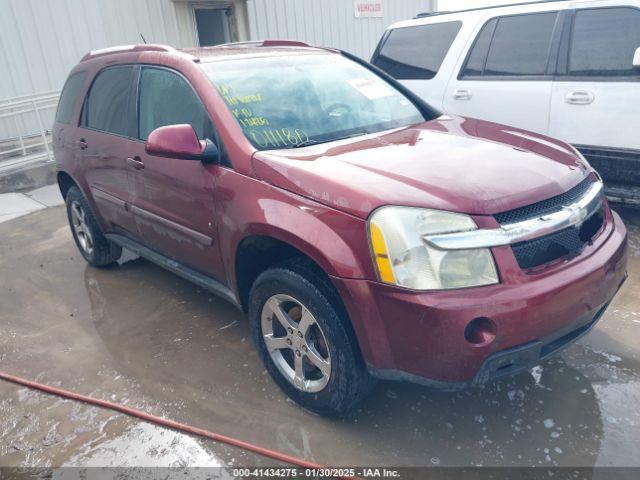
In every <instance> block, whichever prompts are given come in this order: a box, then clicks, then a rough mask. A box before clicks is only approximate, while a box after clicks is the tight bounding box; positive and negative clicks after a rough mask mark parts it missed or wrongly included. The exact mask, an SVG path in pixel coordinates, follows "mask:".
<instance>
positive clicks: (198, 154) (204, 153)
mask: <svg viewBox="0 0 640 480" xmlns="http://www.w3.org/2000/svg"><path fill="white" fill-rule="evenodd" d="M145 150H146V152H147V153H148V154H149V155H156V156H159V157H171V158H182V159H185V160H200V161H201V162H203V163H212V162H215V161H217V160H218V156H219V152H218V147H216V144H215V143H213V142H212V141H211V140H199V139H198V135H197V134H196V131H195V130H194V129H193V127H192V126H191V125H189V124H186V123H184V124H179V125H166V126H164V127H159V128H156V129H155V130H154V131H152V132H151V133H150V134H149V137H148V138H147V142H146V143H145Z"/></svg>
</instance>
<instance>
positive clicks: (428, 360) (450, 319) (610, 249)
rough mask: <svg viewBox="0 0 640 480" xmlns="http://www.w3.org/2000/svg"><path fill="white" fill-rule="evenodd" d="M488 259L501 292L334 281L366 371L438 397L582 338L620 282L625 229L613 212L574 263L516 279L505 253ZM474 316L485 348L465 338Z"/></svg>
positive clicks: (522, 367)
mask: <svg viewBox="0 0 640 480" xmlns="http://www.w3.org/2000/svg"><path fill="white" fill-rule="evenodd" d="M493 253H494V257H495V259H496V263H497V266H498V269H499V270H500V272H501V277H502V278H501V283H500V284H499V285H490V286H486V287H478V288H470V289H460V290H451V291H440V292H417V291H411V290H407V289H401V288H397V287H393V286H389V285H383V284H380V283H377V282H370V281H367V280H358V279H340V278H334V279H333V280H334V284H335V285H336V287H337V288H338V291H339V292H340V294H341V296H342V298H343V300H344V302H345V306H346V307H347V310H348V312H349V315H350V317H351V319H352V322H353V325H354V329H355V332H356V336H357V337H358V341H359V344H360V347H361V350H362V353H363V356H364V359H365V362H366V363H367V366H368V368H369V370H370V371H371V372H372V373H373V374H374V375H375V376H377V377H380V378H384V379H393V380H409V381H413V382H418V383H423V384H427V385H431V386H434V387H438V388H445V389H456V388H459V387H464V386H467V385H472V384H481V383H485V382H486V381H488V380H490V379H492V378H495V377H498V376H502V375H508V374H513V373H517V372H519V371H522V370H525V369H527V368H530V367H532V366H534V365H536V364H537V363H539V362H540V361H542V360H544V359H545V358H547V357H548V356H549V355H551V354H553V353H554V352H556V351H558V350H560V349H561V348H563V347H565V346H567V345H569V344H570V343H571V342H573V341H575V340H576V339H577V338H579V337H580V336H581V335H583V334H585V333H586V332H587V331H589V330H590V329H591V328H592V327H593V326H594V325H595V323H596V322H597V320H598V319H599V318H600V316H601V315H602V314H603V313H604V310H605V309H606V306H607V305H608V304H609V302H610V301H611V300H612V298H613V297H614V295H615V294H616V292H617V291H618V289H619V288H620V286H621V284H622V283H623V281H624V279H625V278H626V254H627V253H626V229H625V227H624V224H623V223H622V220H621V219H620V217H619V216H618V215H617V214H615V213H613V212H611V214H610V215H608V218H607V219H606V220H605V227H604V230H603V231H602V233H600V235H599V236H598V238H597V239H596V240H595V241H594V243H593V244H592V245H588V246H587V247H586V248H585V250H584V251H583V252H582V253H581V254H580V255H579V256H578V257H576V258H574V259H571V260H569V261H566V262H564V263H562V264H559V265H555V266H552V267H550V268H548V269H545V270H543V271H540V272H537V273H529V274H527V273H525V272H523V271H522V270H521V269H520V268H519V267H518V265H517V262H516V260H515V257H514V256H513V252H512V250H511V248H510V247H498V248H495V249H493ZM477 317H487V318H490V319H491V320H492V321H493V322H494V323H495V325H496V326H497V336H496V338H495V340H494V341H493V342H491V343H489V344H488V345H482V346H477V345H473V344H471V343H469V342H467V340H466V339H465V337H464V329H465V327H466V326H467V324H468V323H469V322H470V321H471V320H472V319H474V318H477Z"/></svg>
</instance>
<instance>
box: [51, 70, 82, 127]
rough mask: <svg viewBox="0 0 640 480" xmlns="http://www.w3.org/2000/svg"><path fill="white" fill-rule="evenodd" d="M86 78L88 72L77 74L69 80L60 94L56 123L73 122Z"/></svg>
mask: <svg viewBox="0 0 640 480" xmlns="http://www.w3.org/2000/svg"><path fill="white" fill-rule="evenodd" d="M86 77H87V72H77V73H74V74H73V75H71V76H70V77H69V78H68V79H67V81H66V82H65V84H64V88H63V89H62V93H61V94H60V100H59V102H58V109H57V110H56V122H59V123H69V122H70V121H71V115H73V109H74V108H75V106H76V103H77V100H78V97H79V96H80V90H81V89H82V86H83V85H84V80H85V78H86Z"/></svg>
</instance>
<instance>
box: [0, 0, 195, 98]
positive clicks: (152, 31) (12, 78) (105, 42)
mask: <svg viewBox="0 0 640 480" xmlns="http://www.w3.org/2000/svg"><path fill="white" fill-rule="evenodd" d="M140 33H142V34H143V35H144V37H145V38H146V40H147V42H149V43H154V42H157V43H168V44H170V45H174V46H177V47H188V46H193V45H194V42H196V36H195V28H194V25H193V15H192V12H191V7H190V5H189V4H188V3H178V2H173V1H171V0H0V98H10V97H15V96H19V95H29V94H32V93H36V92H44V91H48V90H57V89H60V88H62V85H63V83H64V80H65V79H66V76H67V73H68V72H69V70H70V69H71V67H73V66H74V65H75V64H76V63H77V62H78V60H80V58H81V57H82V56H83V55H84V54H85V53H86V52H88V51H89V50H94V49H97V48H104V47H108V46H112V45H118V44H127V43H141V39H140Z"/></svg>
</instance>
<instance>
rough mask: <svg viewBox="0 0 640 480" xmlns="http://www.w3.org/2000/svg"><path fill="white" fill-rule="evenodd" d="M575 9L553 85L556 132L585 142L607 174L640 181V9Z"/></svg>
mask: <svg viewBox="0 0 640 480" xmlns="http://www.w3.org/2000/svg"><path fill="white" fill-rule="evenodd" d="M573 15H574V16H573V21H571V22H568V27H567V35H566V37H565V39H564V41H563V43H562V45H563V49H562V50H561V56H560V66H561V67H560V68H561V72H560V74H559V76H558V77H557V80H556V82H555V83H554V85H553V94H552V101H551V128H550V133H551V135H552V136H555V137H558V138H561V139H562V140H565V141H567V142H570V143H572V144H574V145H578V146H580V148H581V150H583V152H584V153H585V155H586V156H587V159H588V160H589V161H590V162H591V163H592V164H593V166H594V167H595V168H596V169H597V170H599V171H600V172H601V173H602V175H603V176H604V177H605V179H607V178H610V179H612V180H618V181H624V182H633V183H640V170H639V168H638V161H640V71H639V70H637V69H634V68H633V56H634V53H635V51H636V49H637V48H638V47H640V9H638V8H634V7H606V8H584V9H577V10H575V12H573ZM611 159H613V160H614V161H613V162H611ZM634 159H635V160H634ZM612 167H613V168H612ZM616 177H618V178H616Z"/></svg>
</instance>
